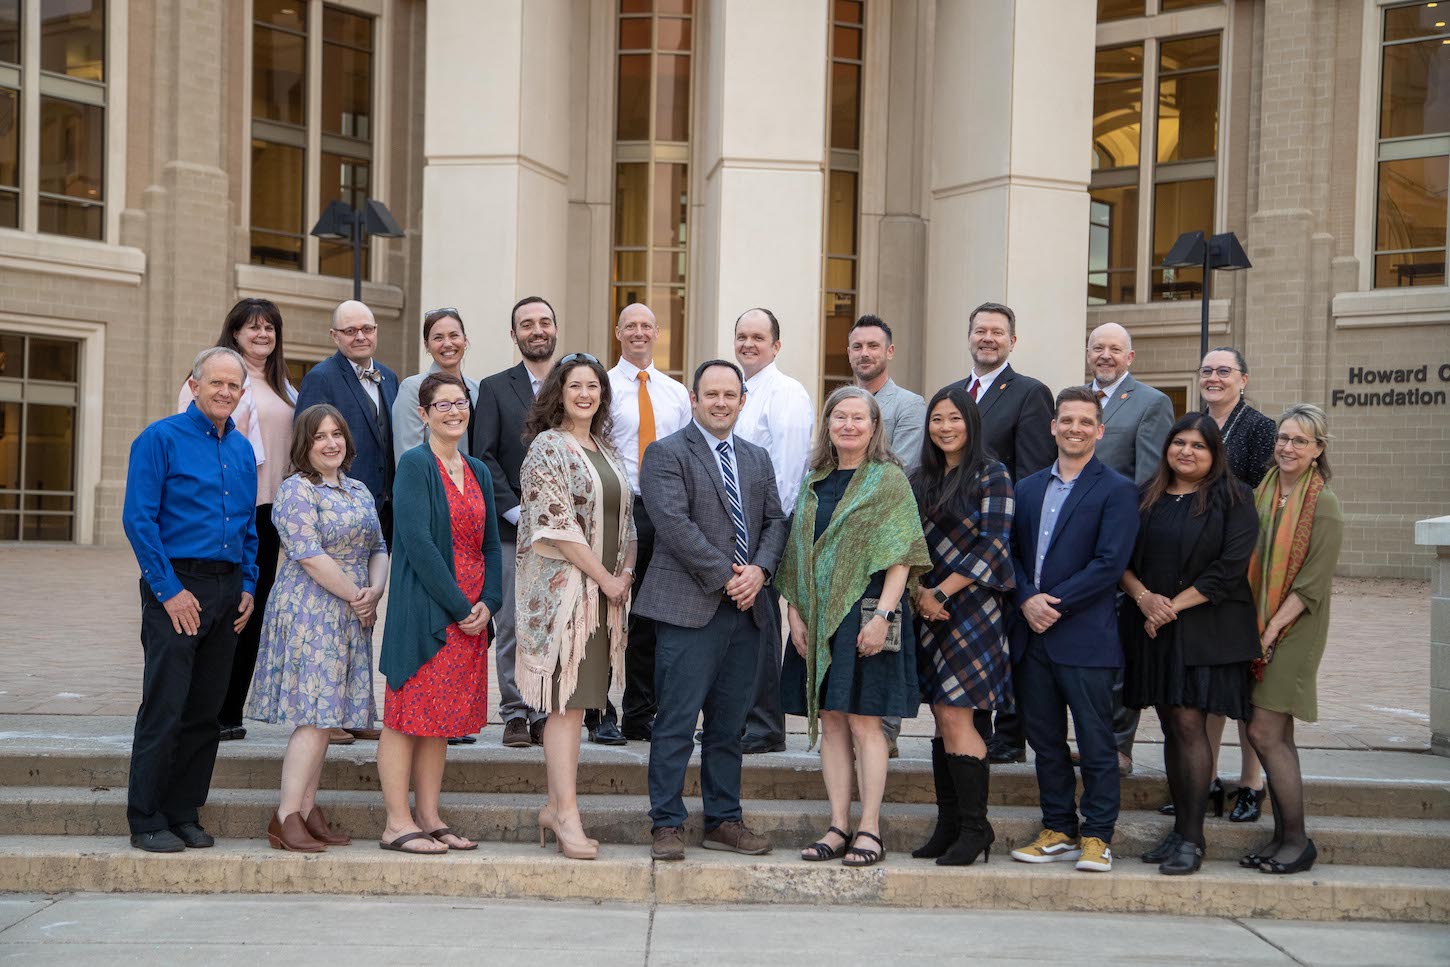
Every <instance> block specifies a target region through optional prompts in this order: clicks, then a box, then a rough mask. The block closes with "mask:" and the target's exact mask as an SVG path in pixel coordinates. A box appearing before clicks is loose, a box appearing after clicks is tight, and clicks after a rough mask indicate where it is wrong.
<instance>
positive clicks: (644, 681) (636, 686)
mask: <svg viewBox="0 0 1450 967" xmlns="http://www.w3.org/2000/svg"><path fill="white" fill-rule="evenodd" d="M634 529H635V534H636V537H637V538H638V541H639V547H638V548H637V549H636V552H635V557H634V596H635V597H636V598H638V597H639V589H640V586H641V585H643V584H644V575H645V572H646V571H648V570H649V561H650V558H651V557H652V556H653V555H654V549H655V525H654V522H653V521H651V520H650V519H649V512H648V511H646V510H645V509H644V501H643V500H642V499H641V498H640V497H639V495H637V494H636V495H635V498H634ZM658 707H659V703H658V701H657V699H656V697H655V623H654V622H653V621H652V620H650V619H649V618H639V617H636V616H635V615H630V616H629V646H628V647H627V648H626V649H625V651H624V719H623V721H622V722H621V721H619V719H618V718H617V717H616V713H615V710H614V703H613V702H609V703H608V704H607V707H606V708H605V709H604V717H605V718H607V719H609V721H611V722H616V723H617V724H619V726H620V728H621V729H622V730H623V731H625V732H626V733H629V734H631V735H647V734H649V732H650V730H651V729H652V728H653V727H654V720H655V711H656V710H657V709H658ZM599 713H600V710H599V709H590V710H589V711H587V712H586V713H584V724H585V725H586V726H588V727H589V728H594V727H596V726H597V725H598V724H599V720H600V714H599Z"/></svg>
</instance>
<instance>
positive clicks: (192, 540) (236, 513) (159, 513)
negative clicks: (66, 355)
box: [121, 403, 257, 601]
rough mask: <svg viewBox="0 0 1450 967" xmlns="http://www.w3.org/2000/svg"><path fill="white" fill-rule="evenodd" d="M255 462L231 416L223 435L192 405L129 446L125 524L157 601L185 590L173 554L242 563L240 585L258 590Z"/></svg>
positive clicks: (158, 422) (155, 426)
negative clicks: (129, 459)
mask: <svg viewBox="0 0 1450 967" xmlns="http://www.w3.org/2000/svg"><path fill="white" fill-rule="evenodd" d="M256 505H257V460H256V457H255V456H254V455H253V453H252V445H251V443H249V442H248V441H247V438H246V437H245V436H243V435H242V434H240V433H237V432H236V424H234V423H233V422H232V421H231V420H230V419H228V420H227V430H226V434H225V435H218V434H217V430H216V427H215V426H214V425H213V424H212V422H211V420H209V419H207V418H206V416H205V415H204V414H203V413H202V412H201V410H200V409H198V408H197V405H196V404H195V403H192V404H191V405H190V406H188V407H187V408H186V412H185V413H178V414H177V415H176V416H168V417H166V418H165V419H163V420H157V421H156V422H155V423H152V424H151V425H150V426H148V427H147V428H146V429H144V430H142V431H141V435H140V436H138V437H137V438H136V441H135V442H134V443H132V444H131V462H130V464H129V465H128V466H127V468H126V502H125V506H124V507H123V509H122V511H121V524H122V526H123V527H124V528H125V531H126V538H127V540H129V541H130V542H131V549H132V550H133V551H134V552H135V554H136V563H138V564H140V565H141V575H142V577H144V578H145V579H146V583H147V584H149V585H150V586H151V590H152V592H153V593H154V594H155V595H156V597H157V600H160V601H166V600H167V599H169V598H173V597H175V596H176V595H177V594H179V593H181V591H182V585H181V581H180V580H179V579H178V578H177V577H176V572H175V571H173V570H172V567H171V561H172V560H173V559H175V558H195V559H198V560H204V561H226V562H229V563H232V564H239V565H241V568H242V590H243V591H246V592H247V593H248V594H251V593H253V592H255V591H256V589H257V507H256Z"/></svg>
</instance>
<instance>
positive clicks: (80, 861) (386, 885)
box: [0, 836, 1450, 923]
mask: <svg viewBox="0 0 1450 967" xmlns="http://www.w3.org/2000/svg"><path fill="white" fill-rule="evenodd" d="M0 890H5V891H14V892H26V893H67V892H97V893H266V894H275V893H334V894H348V895H357V894H374V895H390V896H403V895H428V896H460V897H469V898H474V899H479V898H486V899H504V898H512V899H549V900H599V899H602V898H607V899H609V900H615V901H627V902H638V903H662V904H676V903H709V904H746V903H791V904H811V905H819V904H827V903H831V904H840V903H852V904H866V905H873V906H883V907H898V908H915V909H921V908H971V909H980V908H992V909H1006V910H1035V911H1042V910H1056V911H1084V912H1092V911H1113V912H1117V913H1160V914H1174V915H1186V916H1213V917H1256V918H1276V919H1295V920H1393V921H1403V922H1430V923H1444V922H1446V921H1447V920H1450V878H1447V877H1446V876H1445V875H1444V873H1443V872H1441V871H1439V870H1414V869H1405V868H1386V867H1370V866H1331V865H1325V866H1316V867H1315V868H1314V869H1313V870H1312V871H1311V872H1309V873H1307V874H1301V875H1297V876H1266V875H1264V874H1262V873H1257V872H1254V871H1251V870H1242V869H1239V868H1238V867H1237V866H1234V865H1232V864H1229V863H1224V862H1211V863H1208V864H1206V865H1205V866H1204V868H1203V870H1202V871H1201V872H1200V873H1198V874H1197V875H1195V876H1185V877H1167V876H1161V875H1159V874H1158V873H1157V872H1156V871H1155V870H1153V869H1152V868H1150V867H1146V866H1144V865H1143V864H1141V863H1135V862H1119V863H1118V864H1117V866H1116V868H1115V869H1114V870H1113V871H1112V872H1111V873H1081V872H1078V871H1076V870H1075V869H1073V867H1072V865H1071V864H1068V863H1053V864H1044V865H1027V864H1022V863H1014V862H1011V861H1010V860H1007V858H1006V857H1005V856H1002V857H999V858H998V860H997V861H996V862H992V863H987V864H983V863H978V864H977V865H975V866H972V867H955V868H945V867H938V866H936V865H934V864H932V863H930V862H927V861H923V860H912V859H910V858H908V857H905V856H903V855H901V854H899V853H893V854H888V856H887V858H886V861H885V862H884V863H883V864H881V865H879V866H876V867H873V868H871V869H866V870H853V869H849V868H846V867H842V866H840V865H839V864H835V863H825V864H814V863H803V862H800V861H799V860H797V859H795V858H794V857H792V856H789V855H771V856H763V857H744V856H735V855H732V854H724V853H716V852H708V851H705V850H700V849H690V850H688V852H687V858H686V859H685V861H683V862H677V863H655V862H653V861H651V860H650V858H649V855H648V853H646V852H645V851H644V850H642V849H640V848H638V847H633V846H605V847H603V848H602V849H601V850H600V854H599V858H598V859H597V860H595V861H593V862H575V861H570V860H566V859H564V858H563V857H562V856H560V855H559V854H557V853H555V852H553V851H552V850H540V849H538V848H537V847H529V846H524V845H515V844H490V845H487V846H485V847H483V848H482V849H480V850H478V851H476V852H472V853H451V854H448V855H446V856H438V857H431V856H430V857H420V856H400V855H399V854H397V853H389V852H383V851H382V850H378V849H376V848H374V847H372V846H371V844H368V843H359V844H357V845H354V846H351V847H344V848H339V849H332V850H329V851H328V852H326V853H322V854H315V855H303V854H296V853H284V852H281V851H278V850H271V849H268V848H267V847H266V846H265V845H264V844H261V843H259V842H258V841H256V840H220V841H219V842H218V844H217V846H216V847H215V848H213V849H207V850H188V851H187V852H185V853H181V854H169V855H157V854H153V853H143V852H141V851H139V850H135V849H132V848H130V846H129V845H128V844H127V842H126V840H125V839H124V838H121V837H76V836H3V837H0Z"/></svg>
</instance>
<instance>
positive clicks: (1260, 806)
mask: <svg viewBox="0 0 1450 967" xmlns="http://www.w3.org/2000/svg"><path fill="white" fill-rule="evenodd" d="M1263 814H1264V790H1262V789H1250V788H1249V787H1248V786H1239V791H1238V795H1237V796H1236V797H1235V799H1234V808H1233V812H1231V813H1229V816H1228V821H1229V822H1231V823H1257V822H1258V821H1259V817H1260V816H1262V815H1263Z"/></svg>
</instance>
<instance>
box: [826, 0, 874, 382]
mask: <svg viewBox="0 0 1450 967" xmlns="http://www.w3.org/2000/svg"><path fill="white" fill-rule="evenodd" d="M863 6H864V3H863V0H835V2H834V3H833V4H832V15H831V50H830V58H831V74H830V80H829V82H828V88H829V89H828V91H827V102H826V103H827V105H828V110H829V116H828V118H827V122H828V130H827V133H826V161H827V169H826V224H825V242H826V245H825V252H824V253H823V259H824V262H825V266H824V269H823V272H824V279H825V285H824V288H823V291H822V295H823V296H824V298H823V299H822V305H823V306H824V311H825V318H824V323H823V325H822V329H821V380H822V389H823V391H824V392H823V396H822V398H824V396H825V394H829V393H830V392H831V391H832V390H834V389H836V388H837V387H839V386H844V385H846V384H847V383H850V382H851V364H850V362H849V360H847V358H846V337H847V334H848V333H849V332H850V330H851V324H852V323H853V322H854V321H855V320H856V309H857V298H856V296H857V292H858V291H859V290H858V258H857V257H858V256H859V254H860V232H859V231H858V227H857V226H858V225H859V223H860V214H861V75H862V52H863V51H864V50H865V46H864V41H865V30H864V27H863V24H864V14H865V11H864V9H863Z"/></svg>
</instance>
